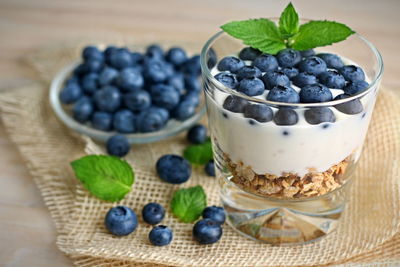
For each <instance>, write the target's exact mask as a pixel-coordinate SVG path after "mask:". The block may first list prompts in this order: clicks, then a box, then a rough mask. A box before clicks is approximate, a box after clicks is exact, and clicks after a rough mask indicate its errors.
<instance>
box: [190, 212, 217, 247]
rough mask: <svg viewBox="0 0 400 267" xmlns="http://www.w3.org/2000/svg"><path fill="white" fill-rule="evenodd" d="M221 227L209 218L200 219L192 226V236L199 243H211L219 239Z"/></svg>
mask: <svg viewBox="0 0 400 267" xmlns="http://www.w3.org/2000/svg"><path fill="white" fill-rule="evenodd" d="M221 236H222V227H221V225H220V224H218V223H217V222H215V221H213V220H211V219H208V218H207V219H202V220H200V221H198V222H197V223H196V224H195V225H194V227H193V237H194V238H195V239H196V240H197V241H198V242H199V243H200V244H213V243H215V242H217V241H218V240H220V239H221Z"/></svg>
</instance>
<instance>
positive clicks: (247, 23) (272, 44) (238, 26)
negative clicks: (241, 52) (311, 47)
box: [221, 19, 286, 54]
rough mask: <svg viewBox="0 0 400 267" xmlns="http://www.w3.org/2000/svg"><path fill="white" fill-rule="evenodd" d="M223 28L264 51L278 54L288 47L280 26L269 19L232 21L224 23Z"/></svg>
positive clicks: (247, 43)
mask: <svg viewBox="0 0 400 267" xmlns="http://www.w3.org/2000/svg"><path fill="white" fill-rule="evenodd" d="M221 29H222V30H223V31H225V32H226V33H227V34H229V35H231V36H233V37H235V38H237V39H240V40H242V41H243V43H244V44H246V45H249V46H251V47H253V48H256V49H258V50H261V51H262V52H264V53H270V54H276V53H278V52H279V51H280V50H282V49H284V48H286V45H285V42H284V40H283V39H282V37H281V33H280V32H279V29H278V27H277V26H276V25H275V23H274V22H273V21H271V20H269V19H249V20H243V21H232V22H229V23H226V24H224V25H222V26H221Z"/></svg>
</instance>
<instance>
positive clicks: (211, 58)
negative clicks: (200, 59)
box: [207, 48, 218, 69]
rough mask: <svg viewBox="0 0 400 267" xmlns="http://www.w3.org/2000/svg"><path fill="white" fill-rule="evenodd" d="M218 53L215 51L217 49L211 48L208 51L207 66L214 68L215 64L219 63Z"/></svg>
mask: <svg viewBox="0 0 400 267" xmlns="http://www.w3.org/2000/svg"><path fill="white" fill-rule="evenodd" d="M217 61H218V58H217V54H216V53H215V50H214V49H212V48H210V50H208V52H207V67H208V68H209V69H212V68H214V67H215V65H217Z"/></svg>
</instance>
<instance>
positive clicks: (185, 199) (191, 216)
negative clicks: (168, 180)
mask: <svg viewBox="0 0 400 267" xmlns="http://www.w3.org/2000/svg"><path fill="white" fill-rule="evenodd" d="M206 207H207V197H206V193H204V190H203V188H202V187H201V186H200V185H198V186H194V187H189V188H182V189H179V190H178V191H176V192H175V193H174V195H173V197H172V201H171V209H172V213H173V214H174V215H175V216H176V217H178V218H179V220H180V221H182V222H185V223H190V222H194V221H195V220H197V219H198V218H199V217H200V215H201V213H202V212H203V210H204V209H205V208H206Z"/></svg>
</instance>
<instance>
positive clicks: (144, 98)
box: [123, 89, 151, 112]
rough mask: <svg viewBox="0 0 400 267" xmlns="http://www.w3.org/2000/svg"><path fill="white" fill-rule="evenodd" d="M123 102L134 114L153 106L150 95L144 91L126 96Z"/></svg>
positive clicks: (139, 90) (133, 92) (136, 91)
mask: <svg viewBox="0 0 400 267" xmlns="http://www.w3.org/2000/svg"><path fill="white" fill-rule="evenodd" d="M123 100H124V104H125V106H126V107H127V108H129V109H130V110H132V111H134V112H137V111H141V110H144V109H146V108H148V107H150V105H151V96H150V94H149V93H148V92H147V91H145V90H142V89H138V90H135V91H132V92H130V93H128V94H125V95H124V98H123Z"/></svg>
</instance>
